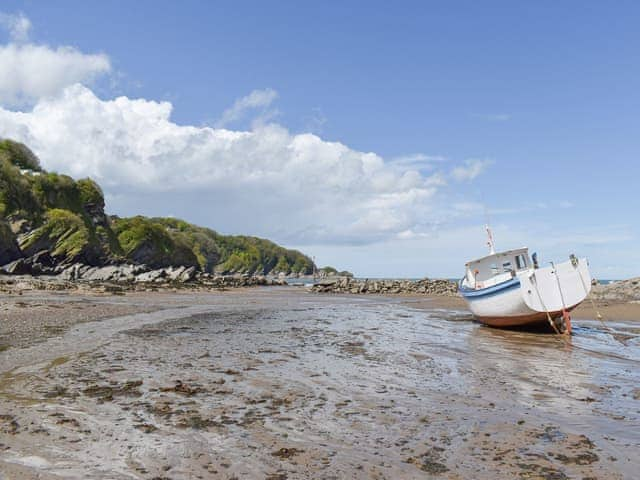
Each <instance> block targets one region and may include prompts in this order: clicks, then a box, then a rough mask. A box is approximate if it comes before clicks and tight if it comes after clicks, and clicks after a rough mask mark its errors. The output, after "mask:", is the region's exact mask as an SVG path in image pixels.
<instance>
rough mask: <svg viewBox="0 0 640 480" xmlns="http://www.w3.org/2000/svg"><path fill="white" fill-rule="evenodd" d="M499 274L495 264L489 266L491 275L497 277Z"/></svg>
mask: <svg viewBox="0 0 640 480" xmlns="http://www.w3.org/2000/svg"><path fill="white" fill-rule="evenodd" d="M498 273H499V270H498V265H497V264H495V263H492V264H491V275H497V274H498Z"/></svg>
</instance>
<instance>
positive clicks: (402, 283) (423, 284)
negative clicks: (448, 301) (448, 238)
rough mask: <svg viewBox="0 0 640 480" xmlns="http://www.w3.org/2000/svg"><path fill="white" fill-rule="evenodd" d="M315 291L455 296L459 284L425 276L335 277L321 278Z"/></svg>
mask: <svg viewBox="0 0 640 480" xmlns="http://www.w3.org/2000/svg"><path fill="white" fill-rule="evenodd" d="M311 291H312V292H315V293H350V294H367V293H369V294H385V295H387V294H395V295H401V294H422V295H440V296H448V297H455V296H457V295H458V286H457V285H456V283H455V282H452V281H450V280H444V279H430V278H423V279H422V280H378V279H373V280H370V279H364V280H362V279H354V278H350V277H334V278H328V279H324V280H321V281H320V282H318V283H316V284H315V285H313V287H311Z"/></svg>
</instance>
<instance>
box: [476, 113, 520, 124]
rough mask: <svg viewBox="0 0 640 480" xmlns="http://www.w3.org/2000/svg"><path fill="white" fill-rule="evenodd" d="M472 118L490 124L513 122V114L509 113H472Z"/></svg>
mask: <svg viewBox="0 0 640 480" xmlns="http://www.w3.org/2000/svg"><path fill="white" fill-rule="evenodd" d="M471 116H472V117H475V118H481V119H483V120H487V121H489V122H506V121H507V120H511V114H509V113H472V114H471Z"/></svg>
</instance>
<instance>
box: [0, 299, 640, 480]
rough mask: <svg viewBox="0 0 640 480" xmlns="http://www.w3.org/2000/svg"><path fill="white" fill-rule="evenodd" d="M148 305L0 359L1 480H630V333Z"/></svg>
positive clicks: (339, 310) (407, 310)
mask: <svg viewBox="0 0 640 480" xmlns="http://www.w3.org/2000/svg"><path fill="white" fill-rule="evenodd" d="M153 298H154V299H155V302H156V305H155V307H156V308H160V307H162V308H163V309H162V310H160V311H156V312H152V313H138V314H135V315H131V316H128V317H118V318H114V319H110V320H102V321H100V322H88V323H83V324H80V325H77V326H75V327H73V328H72V329H71V330H69V331H68V332H67V333H66V334H65V335H64V336H62V337H54V338H50V339H49V340H48V341H46V342H45V343H40V344H38V345H34V346H31V347H29V348H22V349H16V348H14V349H9V350H7V351H5V352H1V353H0V472H3V473H4V477H3V475H2V474H0V478H7V479H8V478H43V479H47V478H58V477H60V478H116V479H119V478H144V479H146V478H148V479H152V478H156V479H163V478H164V479H169V478H171V479H180V478H225V479H226V478H259V479H264V478H266V479H272V480H273V479H295V478H299V479H302V478H380V479H381V478H388V479H397V478H431V477H433V478H453V479H455V478H487V479H492V478H498V477H500V478H545V479H563V478H637V471H638V468H639V467H640V460H638V452H639V451H640V448H639V447H640V428H639V427H640V383H639V380H640V370H639V368H638V367H639V365H640V323H636V322H632V321H629V322H618V323H612V324H610V327H611V328H613V329H614V330H615V331H614V332H610V331H606V330H604V329H603V328H602V327H601V325H600V324H599V323H598V322H594V321H581V320H579V319H575V320H574V333H575V335H574V337H573V339H572V346H567V345H565V344H563V343H562V342H561V341H560V340H559V339H558V338H556V337H555V336H553V335H548V334H540V333H526V332H512V331H501V330H493V329H490V328H486V327H483V326H480V325H478V324H476V323H473V322H472V321H470V317H469V315H468V314H467V313H466V312H464V311H457V310H452V309H451V307H449V308H443V307H442V305H433V306H431V305H430V304H429V303H425V302H424V301H421V302H419V303H416V302H413V303H412V302H411V301H409V300H407V299H402V298H391V299H390V298H382V297H359V296H345V297H340V296H321V295H313V294H307V293H304V292H303V291H301V290H300V289H295V288H291V289H286V288H284V289H283V288H279V289H252V290H248V291H244V292H234V293H225V294H197V295H196V294H180V295H171V294H157V295H156V296H155V297H153ZM612 333H613V334H614V335H612ZM614 336H615V338H614Z"/></svg>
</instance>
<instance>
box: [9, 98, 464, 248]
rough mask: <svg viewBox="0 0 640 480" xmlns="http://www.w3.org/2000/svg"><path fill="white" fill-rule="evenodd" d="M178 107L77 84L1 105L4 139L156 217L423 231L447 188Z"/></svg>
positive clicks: (371, 235) (351, 239) (269, 129)
mask: <svg viewBox="0 0 640 480" xmlns="http://www.w3.org/2000/svg"><path fill="white" fill-rule="evenodd" d="M171 110H172V105H171V104H170V103H168V102H155V101H149V100H145V99H130V98H127V97H118V98H115V99H113V100H101V99H99V98H98V97H96V95H95V94H94V93H93V92H92V91H91V90H90V89H88V88H87V87H84V86H82V85H74V86H71V87H68V88H66V89H65V90H64V91H63V92H62V93H61V94H59V95H57V96H55V97H47V98H43V99H41V100H40V101H39V102H38V103H37V104H36V105H35V106H34V107H33V109H32V111H30V112H16V111H11V110H9V109H4V108H0V136H3V137H10V138H15V139H16V140H19V141H23V142H25V143H26V144H28V145H29V146H30V147H31V148H32V149H33V150H34V151H35V152H36V153H37V154H38V155H39V156H40V158H41V160H42V162H43V164H44V166H45V167H46V168H48V169H51V170H57V171H61V172H66V173H69V174H71V175H73V176H75V177H80V176H92V177H94V178H96V179H97V180H98V181H100V182H101V184H102V185H103V186H104V187H105V189H106V193H107V194H108V195H109V198H113V199H114V201H115V202H116V208H119V207H118V206H120V207H122V208H125V209H129V210H135V211H138V212H139V211H145V210H144V206H145V205H146V206H148V209H149V210H148V213H149V214H158V215H159V214H165V215H166V214H167V213H168V212H171V213H175V214H176V215H178V216H186V217H188V218H189V219H191V220H192V221H199V222H201V223H204V224H206V225H210V226H215V227H217V228H222V229H224V230H227V231H228V230H232V231H233V230H236V231H238V229H242V230H243V231H245V232H252V233H260V234H263V235H269V236H272V238H275V239H280V240H281V241H282V240H286V241H289V242H290V243H294V242H295V243H305V242H307V243H308V242H312V241H326V242H343V243H367V242H374V241H379V240H381V239H384V238H391V237H395V236H396V235H398V234H400V233H401V232H406V231H409V230H410V231H412V232H416V233H419V231H420V229H421V225H422V222H424V220H425V218H428V217H429V215H431V213H432V212H433V211H434V197H435V195H436V194H437V193H438V192H439V191H441V190H442V189H443V188H444V186H445V185H446V182H445V179H444V178H445V175H444V174H442V173H440V172H436V173H434V174H432V175H426V174H424V173H421V172H419V171H417V170H415V169H412V168H407V169H398V168H397V165H396V166H393V164H390V163H389V162H385V161H384V160H383V158H381V157H380V156H378V155H376V154H375V153H366V152H360V151H356V150H353V149H351V148H349V147H348V146H346V145H344V144H342V143H339V142H329V141H325V140H323V139H321V138H320V137H318V136H316V135H313V134H308V133H306V134H297V135H296V134H292V133H290V132H289V131H288V130H287V129H285V128H284V127H282V126H279V125H275V124H269V125H262V126H260V127H259V128H256V129H254V130H251V131H232V130H227V129H216V128H210V127H195V126H181V125H177V124H176V123H174V122H172V121H171V119H170V115H171ZM474 176H475V175H474ZM145 202H146V203H145ZM181 202H184V203H181ZM160 208H162V209H163V210H162V211H158V210H159V209H160ZM141 209H142V210H141ZM117 213H122V212H120V211H118V212H117ZM126 213H134V212H126ZM401 236H402V235H401Z"/></svg>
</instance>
